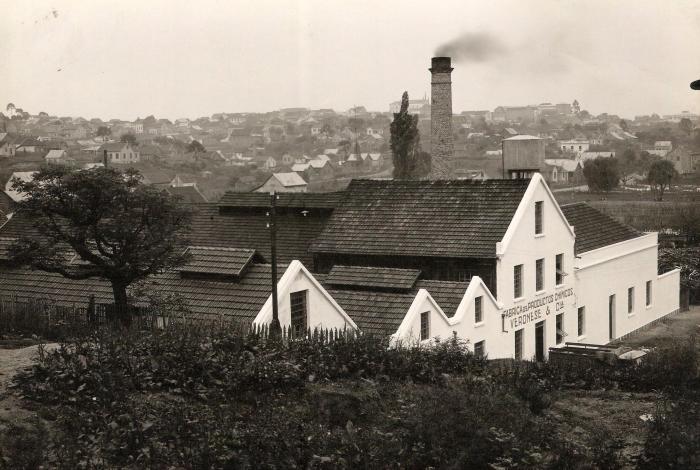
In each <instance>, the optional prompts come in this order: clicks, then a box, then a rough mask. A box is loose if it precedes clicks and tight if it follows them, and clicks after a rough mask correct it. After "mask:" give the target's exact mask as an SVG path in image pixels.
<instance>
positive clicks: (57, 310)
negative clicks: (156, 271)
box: [0, 296, 359, 343]
mask: <svg viewBox="0 0 700 470" xmlns="http://www.w3.org/2000/svg"><path fill="white" fill-rule="evenodd" d="M112 309H113V306H112V305H108V304H107V305H106V304H94V302H89V304H88V306H87V307H86V306H78V305H70V306H66V305H58V304H56V303H55V302H52V301H50V300H47V299H35V298H34V299H18V298H16V297H2V296H0V335H7V334H16V335H37V336H39V337H42V338H47V339H62V338H67V337H71V336H75V335H80V334H85V333H88V332H89V331H91V330H93V329H96V328H100V327H104V326H109V325H114V326H115V327H119V328H122V327H123V326H122V325H120V324H118V323H117V322H116V321H115V320H114V316H113V315H112V314H111V313H112ZM182 325H185V326H187V327H188V328H197V329H200V330H205V331H208V332H211V333H227V334H231V333H233V334H236V335H237V336H246V335H254V336H255V337H257V339H259V340H263V341H266V340H268V339H276V340H282V341H285V342H286V341H290V340H296V339H302V338H303V339H305V340H308V341H312V342H315V343H327V342H329V341H337V340H348V339H352V338H356V337H357V336H358V334H359V333H358V332H357V331H355V330H353V329H350V328H345V329H337V328H335V329H320V328H306V329H302V330H299V329H293V328H292V327H290V326H283V327H282V328H281V331H280V332H279V334H278V335H273V332H271V331H270V326H269V325H267V324H261V325H258V324H254V323H253V324H251V323H248V322H241V321H240V320H237V319H234V318H232V317H229V316H225V315H224V316H216V317H207V318H202V317H197V316H193V315H172V316H170V315H164V314H163V312H160V311H156V310H155V309H149V308H145V307H132V315H131V325H130V328H132V329H139V330H158V329H164V328H171V327H178V326H182Z"/></svg>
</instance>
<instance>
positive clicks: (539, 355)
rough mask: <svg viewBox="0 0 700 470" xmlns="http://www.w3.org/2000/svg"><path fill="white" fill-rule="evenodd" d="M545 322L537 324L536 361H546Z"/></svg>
mask: <svg viewBox="0 0 700 470" xmlns="http://www.w3.org/2000/svg"><path fill="white" fill-rule="evenodd" d="M544 347H545V341H544V320H542V321H540V322H537V323H536V324H535V360H536V361H537V362H541V361H544Z"/></svg>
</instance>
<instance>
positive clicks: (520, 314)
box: [502, 289, 574, 329]
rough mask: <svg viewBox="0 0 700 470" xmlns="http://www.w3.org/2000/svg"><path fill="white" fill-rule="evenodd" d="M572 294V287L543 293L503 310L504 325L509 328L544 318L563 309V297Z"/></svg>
mask: <svg viewBox="0 0 700 470" xmlns="http://www.w3.org/2000/svg"><path fill="white" fill-rule="evenodd" d="M572 295H574V289H566V290H563V291H560V292H557V293H555V294H550V295H545V296H542V297H539V298H537V299H534V300H531V301H529V302H528V303H523V304H520V305H516V306H515V307H511V308H509V309H506V310H504V311H503V314H502V315H503V323H504V326H506V325H508V326H509V327H510V328H511V329H512V328H518V327H520V326H523V325H526V324H528V323H530V322H532V321H538V320H541V319H544V318H546V317H547V316H548V315H549V314H550V313H552V312H556V313H559V312H561V311H563V310H564V308H565V306H564V299H565V298H567V297H570V296H572Z"/></svg>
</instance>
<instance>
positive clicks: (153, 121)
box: [143, 114, 157, 126]
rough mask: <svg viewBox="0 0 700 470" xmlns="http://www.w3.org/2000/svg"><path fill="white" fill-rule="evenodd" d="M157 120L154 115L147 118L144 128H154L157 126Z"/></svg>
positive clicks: (144, 121)
mask: <svg viewBox="0 0 700 470" xmlns="http://www.w3.org/2000/svg"><path fill="white" fill-rule="evenodd" d="M156 122H157V121H156V118H155V116H153V115H152V114H151V115H150V116H147V117H146V118H144V120H143V125H144V126H154V125H155V124H156Z"/></svg>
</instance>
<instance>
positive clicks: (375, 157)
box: [368, 152, 384, 168]
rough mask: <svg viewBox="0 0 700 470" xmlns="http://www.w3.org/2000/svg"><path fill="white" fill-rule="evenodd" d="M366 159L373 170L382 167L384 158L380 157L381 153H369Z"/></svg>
mask: <svg viewBox="0 0 700 470" xmlns="http://www.w3.org/2000/svg"><path fill="white" fill-rule="evenodd" d="M368 157H369V163H370V166H372V167H374V168H379V167H381V166H382V165H384V157H382V154H381V153H374V152H370V153H369V155H368Z"/></svg>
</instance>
